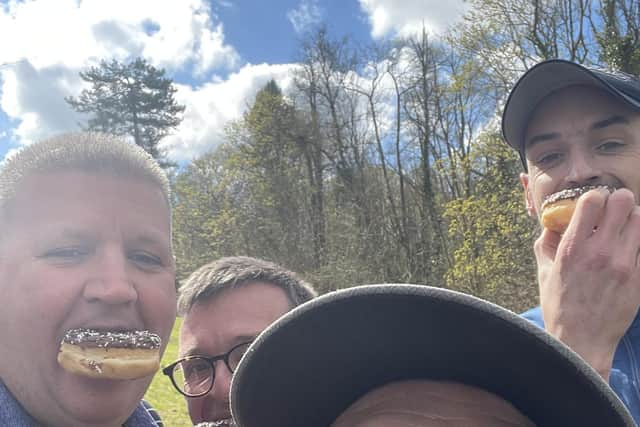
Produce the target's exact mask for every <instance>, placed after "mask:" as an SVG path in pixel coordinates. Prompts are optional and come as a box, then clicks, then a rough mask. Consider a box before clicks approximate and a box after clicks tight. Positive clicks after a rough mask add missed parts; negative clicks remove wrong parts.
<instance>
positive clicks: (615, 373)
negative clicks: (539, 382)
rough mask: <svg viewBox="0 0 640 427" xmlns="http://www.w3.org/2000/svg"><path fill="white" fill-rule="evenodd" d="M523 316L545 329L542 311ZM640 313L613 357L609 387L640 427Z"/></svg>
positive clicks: (536, 310)
mask: <svg viewBox="0 0 640 427" xmlns="http://www.w3.org/2000/svg"><path fill="white" fill-rule="evenodd" d="M522 316H523V317H524V318H525V319H527V320H529V321H531V322H533V323H535V324H536V325H537V326H540V327H541V328H544V323H543V321H542V310H541V309H540V307H536V308H533V309H531V310H529V311H527V312H525V313H523V314H522ZM639 357H640V311H639V312H638V314H636V318H635V319H634V320H633V323H632V324H631V326H630V327H629V329H628V330H627V333H626V334H625V335H624V337H622V340H620V344H618V348H617V349H616V354H615V355H614V357H613V367H612V368H611V373H610V375H609V385H610V386H611V388H612V389H613V391H615V392H616V394H617V395H618V397H619V398H620V400H622V402H623V403H624V405H625V406H626V407H627V409H628V410H629V413H630V414H631V416H633V419H634V420H635V422H636V424H638V425H640V359H639Z"/></svg>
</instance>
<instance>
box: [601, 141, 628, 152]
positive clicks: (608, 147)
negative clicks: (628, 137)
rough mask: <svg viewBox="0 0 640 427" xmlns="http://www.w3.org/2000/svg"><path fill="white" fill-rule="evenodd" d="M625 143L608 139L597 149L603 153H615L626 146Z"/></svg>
mask: <svg viewBox="0 0 640 427" xmlns="http://www.w3.org/2000/svg"><path fill="white" fill-rule="evenodd" d="M625 145H626V144H625V143H624V142H622V141H619V140H606V141H604V142H601V143H600V144H598V145H597V146H596V150H597V151H599V152H601V153H615V152H617V151H619V150H621V149H622V148H624V146H625Z"/></svg>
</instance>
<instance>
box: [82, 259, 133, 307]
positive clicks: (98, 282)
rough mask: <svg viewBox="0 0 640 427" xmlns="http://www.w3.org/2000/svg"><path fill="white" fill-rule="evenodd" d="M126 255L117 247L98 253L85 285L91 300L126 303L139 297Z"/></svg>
mask: <svg viewBox="0 0 640 427" xmlns="http://www.w3.org/2000/svg"><path fill="white" fill-rule="evenodd" d="M127 267H128V266H127V259H126V256H125V255H124V254H123V253H122V251H121V250H119V249H117V248H107V249H105V250H104V251H102V252H99V253H98V254H97V255H96V259H95V262H94V263H92V264H91V265H90V269H91V271H90V273H89V274H90V276H89V279H88V280H87V282H86V284H85V287H84V297H85V298H86V299H87V300H89V301H95V300H99V301H103V302H105V303H107V304H126V303H129V302H133V301H135V300H136V299H137V298H138V294H137V291H136V289H135V286H134V283H133V280H132V278H131V277H130V276H129V272H128V268H127Z"/></svg>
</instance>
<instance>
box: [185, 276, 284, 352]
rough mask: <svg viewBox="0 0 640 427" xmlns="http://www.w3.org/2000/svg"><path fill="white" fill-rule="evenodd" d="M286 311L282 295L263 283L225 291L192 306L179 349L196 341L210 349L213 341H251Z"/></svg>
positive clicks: (280, 291) (275, 287)
mask: <svg viewBox="0 0 640 427" xmlns="http://www.w3.org/2000/svg"><path fill="white" fill-rule="evenodd" d="M289 309H290V304H289V300H288V298H287V295H286V294H285V292H284V291H283V290H282V289H281V288H279V287H277V286H274V285H272V284H269V283H266V282H252V283H246V284H242V285H240V286H237V287H232V288H225V289H223V290H221V291H220V292H218V293H216V294H214V295H212V296H211V297H209V298H207V299H206V300H204V301H199V302H197V303H195V304H194V306H193V307H191V309H190V310H189V311H188V312H187V313H186V314H185V316H184V320H183V323H182V328H181V330H180V338H181V343H180V344H181V347H188V346H190V345H195V344H194V343H193V342H195V341H206V342H209V341H211V342H212V345H213V341H216V342H217V341H221V342H222V341H228V340H232V339H233V338H235V337H254V336H256V335H257V334H259V333H260V332H262V330H263V329H265V328H266V327H267V326H269V325H270V324H271V323H273V322H274V321H275V320H276V319H277V318H278V317H280V316H282V315H283V314H285V313H286V312H287V311H289ZM213 325H215V326H213ZM223 344H227V343H226V342H223Z"/></svg>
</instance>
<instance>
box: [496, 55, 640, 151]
mask: <svg viewBox="0 0 640 427" xmlns="http://www.w3.org/2000/svg"><path fill="white" fill-rule="evenodd" d="M615 82H616V78H615V77H614V76H613V75H609V74H607V73H598V72H597V71H593V70H590V69H588V68H586V67H583V66H582V65H579V64H576V63H573V62H570V61H565V60H561V59H552V60H549V61H544V62H541V63H539V64H537V65H535V66H533V67H531V68H530V69H529V70H528V71H527V72H526V73H525V74H524V75H522V77H521V78H520V80H518V82H517V83H516V84H515V86H514V87H513V89H512V90H511V93H510V94H509V98H508V99H507V103H506V105H505V107H504V112H503V114H502V134H503V136H504V139H505V140H506V141H507V143H508V144H509V145H510V146H511V147H513V148H514V149H515V150H516V151H518V153H520V157H521V158H522V161H523V163H524V162H525V146H524V134H525V131H526V128H527V125H528V123H529V120H530V119H531V116H532V114H533V112H534V110H535V109H536V108H537V106H538V104H540V102H541V101H542V100H543V99H544V98H546V97H547V96H549V95H551V94H552V93H553V92H556V91H558V90H560V89H564V88H566V87H569V86H576V85H585V86H594V87H597V88H600V89H603V90H605V91H606V92H608V93H610V94H611V95H613V96H614V97H616V98H618V99H620V100H621V101H622V102H624V103H625V104H627V105H629V106H630V107H632V108H634V109H640V102H638V100H635V99H634V98H632V97H630V96H628V95H627V94H625V93H624V92H622V91H620V90H619V89H617V88H616V87H615V86H614V83H615ZM620 84H624V83H622V82H620Z"/></svg>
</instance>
